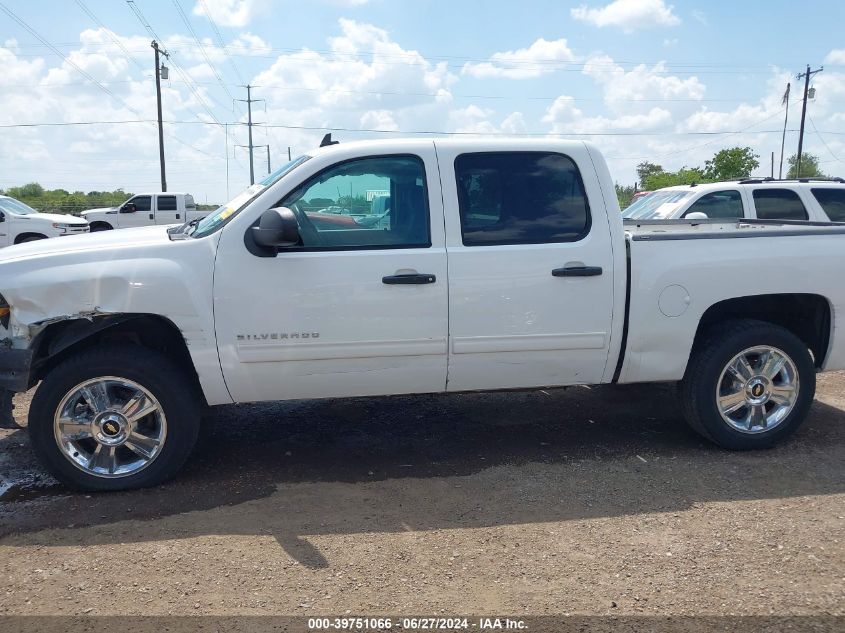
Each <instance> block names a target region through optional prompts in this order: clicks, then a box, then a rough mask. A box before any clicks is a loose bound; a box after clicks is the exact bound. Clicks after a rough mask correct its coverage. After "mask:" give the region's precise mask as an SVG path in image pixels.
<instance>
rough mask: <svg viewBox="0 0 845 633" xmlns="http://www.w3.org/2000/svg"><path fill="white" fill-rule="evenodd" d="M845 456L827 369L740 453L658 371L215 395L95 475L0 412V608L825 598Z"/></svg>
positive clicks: (416, 609)
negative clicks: (267, 400)
mask: <svg viewBox="0 0 845 633" xmlns="http://www.w3.org/2000/svg"><path fill="white" fill-rule="evenodd" d="M27 402H28V400H27V397H26V396H24V397H20V398H18V399H17V400H16V403H17V405H18V408H17V409H16V411H15V413H16V415H17V416H18V418H19V419H20V420H21V421H23V419H24V416H25V415H26V410H27ZM843 466H845V375H842V374H833V375H828V376H824V377H822V378H821V381H820V388H819V394H818V398H817V402H816V403H815V404H814V407H813V410H812V413H811V416H810V419H809V420H808V422H807V424H805V426H804V427H803V428H802V429H801V430H800V431H799V433H798V434H797V436H796V437H795V438H794V439H793V440H792V441H790V442H789V443H788V444H787V445H785V446H782V447H780V448H778V449H775V450H771V451H766V452H757V453H744V454H738V453H729V452H725V451H721V450H719V449H716V448H714V447H712V446H710V445H708V444H706V443H704V442H703V441H701V440H699V438H698V437H697V436H695V435H694V434H693V433H692V432H691V431H688V430H687V428H686V426H685V425H683V424H682V423H681V422H680V417H679V412H678V408H677V403H676V396H675V392H674V390H673V389H672V388H670V387H668V386H649V387H613V388H610V387H607V388H585V387H578V388H571V389H566V390H555V391H534V392H527V393H498V394H464V395H453V396H417V397H394V398H388V399H380V400H379V399H356V400H343V401H334V402H322V401H307V402H297V403H288V404H272V405H252V406H244V407H239V408H238V407H225V408H221V409H219V410H216V411H215V412H213V414H212V415H211V416H210V417H209V419H208V420H207V423H206V428H205V432H204V435H203V439H202V440H201V444H200V446H199V447H198V449H197V451H196V454H195V457H194V458H193V460H192V461H191V462H190V463H189V464H188V466H187V468H186V470H185V471H184V472H183V473H182V474H181V476H180V477H178V478H177V479H176V480H175V481H172V482H171V483H169V484H167V485H165V486H162V487H160V488H157V489H152V490H145V491H140V492H133V493H121V494H108V495H87V496H86V495H81V494H72V493H69V492H68V491H66V490H64V489H62V488H61V487H59V486H58V485H56V484H55V482H53V481H52V480H51V479H50V478H49V477H48V476H47V475H45V474H43V473H42V471H41V470H40V469H39V467H38V466H37V465H36V464H35V463H34V462H33V457H32V454H31V451H30V448H29V445H28V438H27V435H26V432H25V431H20V430H16V431H10V430H3V431H0V493H2V496H0V573H2V587H0V614H6V615H9V614H51V615H68V614H78V615H82V614H88V615H95V614H104V615H133V614H134V615H141V614H160V615H166V614H174V615H179V614H190V615H195V614H218V615H224V614H225V615H245V614H293V615H314V614H328V615H344V614H349V613H352V614H432V615H433V614H441V613H443V614H454V613H462V614H481V613H488V614H489V613H501V614H516V615H519V614H534V615H539V614H564V613H572V614H611V615H619V616H622V615H626V614H655V613H660V614H663V615H670V614H671V615H683V614H709V615H723V614H724V615H728V614H749V615H768V614H776V615H785V614H791V615H823V614H828V615H830V614H833V615H840V616H841V615H843V614H845V603H843V596H845V545H843V544H845V472H843Z"/></svg>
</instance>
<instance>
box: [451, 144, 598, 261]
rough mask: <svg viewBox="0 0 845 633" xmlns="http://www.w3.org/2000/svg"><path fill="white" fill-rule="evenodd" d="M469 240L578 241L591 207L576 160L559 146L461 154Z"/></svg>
mask: <svg viewBox="0 0 845 633" xmlns="http://www.w3.org/2000/svg"><path fill="white" fill-rule="evenodd" d="M455 178H456V181H457V185H458V192H457V193H458V207H459V211H460V222H461V237H462V240H463V244H464V246H492V245H501V244H544V243H555V242H575V241H578V240H580V239H582V238H583V237H585V236H586V235H587V234H588V233H589V232H590V225H591V217H590V207H589V204H588V202H587V196H586V193H585V190H584V183H583V180H582V179H581V173H580V172H579V171H578V167H577V166H576V164H575V162H574V161H573V160H572V159H571V158H569V157H568V156H565V155H563V154H557V153H553V152H479V153H466V154H461V155H459V156H458V157H457V158H456V159H455Z"/></svg>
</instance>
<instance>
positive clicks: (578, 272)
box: [552, 266, 602, 277]
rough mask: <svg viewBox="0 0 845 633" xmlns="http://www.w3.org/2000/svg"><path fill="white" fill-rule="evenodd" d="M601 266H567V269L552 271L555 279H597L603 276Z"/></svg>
mask: <svg viewBox="0 0 845 633" xmlns="http://www.w3.org/2000/svg"><path fill="white" fill-rule="evenodd" d="M601 273H602V270H601V266H567V267H566V268H555V269H554V270H553V271H552V276H553V277H596V276H598V275H601Z"/></svg>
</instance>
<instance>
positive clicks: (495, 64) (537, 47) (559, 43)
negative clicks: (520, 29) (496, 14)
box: [461, 37, 576, 79]
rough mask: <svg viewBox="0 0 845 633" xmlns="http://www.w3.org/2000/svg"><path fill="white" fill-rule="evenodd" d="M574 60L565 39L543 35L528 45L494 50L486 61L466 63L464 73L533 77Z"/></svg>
mask: <svg viewBox="0 0 845 633" xmlns="http://www.w3.org/2000/svg"><path fill="white" fill-rule="evenodd" d="M575 59H576V57H575V54H574V53H573V52H572V51H571V50H570V48H569V46H568V45H567V43H566V40H565V39H558V40H553V41H549V40H546V39H543V38H542V37H541V38H540V39H538V40H537V41H536V42H534V43H533V44H532V45H531V46H529V47H528V48H520V49H518V50H515V51H505V52H503V53H494V54H493V55H492V56H491V57H490V59H489V60H488V61H485V62H479V63H467V64H465V65H464V67H463V70H462V71H461V72H462V73H463V74H465V75H470V76H472V77H475V78H477V79H491V78H505V79H531V78H533V77H540V76H541V75H545V74H548V73H551V72H554V71H555V70H557V69H558V68H559V65H560V63H561V62H571V61H574V60H575Z"/></svg>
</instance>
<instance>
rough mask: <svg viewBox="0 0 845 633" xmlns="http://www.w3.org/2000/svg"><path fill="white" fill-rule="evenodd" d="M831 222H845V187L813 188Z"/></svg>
mask: <svg viewBox="0 0 845 633" xmlns="http://www.w3.org/2000/svg"><path fill="white" fill-rule="evenodd" d="M811 191H812V192H813V196H814V197H815V198H816V200H817V201H818V203H819V204H820V205H821V207H822V209H823V210H824V212H825V214H826V215H827V217H828V219H830V221H831V222H845V187H842V188H833V187H824V188H821V187H820V188H817V189H811Z"/></svg>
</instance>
